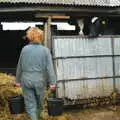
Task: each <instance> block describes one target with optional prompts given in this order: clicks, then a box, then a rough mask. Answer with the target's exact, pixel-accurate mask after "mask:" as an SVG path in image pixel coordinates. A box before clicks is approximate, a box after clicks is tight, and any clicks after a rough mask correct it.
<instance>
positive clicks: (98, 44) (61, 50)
mask: <svg viewBox="0 0 120 120" xmlns="http://www.w3.org/2000/svg"><path fill="white" fill-rule="evenodd" d="M110 40H111V39H110V38H93V39H88V38H79V37H77V38H76V37H71V38H70V37H65V38H58V37H57V38H55V40H54V44H55V45H54V47H55V48H54V49H55V57H68V56H94V55H112V49H111V41H110Z"/></svg>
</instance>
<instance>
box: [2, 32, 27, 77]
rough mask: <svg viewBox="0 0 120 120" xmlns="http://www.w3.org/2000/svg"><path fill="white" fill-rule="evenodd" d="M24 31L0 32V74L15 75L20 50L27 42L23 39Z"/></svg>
mask: <svg viewBox="0 0 120 120" xmlns="http://www.w3.org/2000/svg"><path fill="white" fill-rule="evenodd" d="M24 32H25V31H24V30H12V31H11V30H6V31H3V30H1V31H0V38H1V43H0V72H4V73H10V74H13V75H15V71H16V65H17V62H18V59H19V55H20V52H21V49H22V47H23V46H24V45H26V44H27V42H28V41H26V40H24V39H23V36H24Z"/></svg>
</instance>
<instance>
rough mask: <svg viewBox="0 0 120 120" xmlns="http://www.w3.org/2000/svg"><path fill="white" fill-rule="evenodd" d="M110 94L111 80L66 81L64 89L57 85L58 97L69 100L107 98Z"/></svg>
mask: <svg viewBox="0 0 120 120" xmlns="http://www.w3.org/2000/svg"><path fill="white" fill-rule="evenodd" d="M119 83H120V82H119ZM112 92H113V79H91V80H80V81H69V82H67V81H66V82H65V89H64V86H63V84H62V83H61V82H59V83H58V96H59V97H67V98H69V99H78V98H79V99H85V98H91V97H100V96H109V95H110V94H111V93H112Z"/></svg>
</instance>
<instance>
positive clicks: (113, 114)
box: [67, 106, 120, 120]
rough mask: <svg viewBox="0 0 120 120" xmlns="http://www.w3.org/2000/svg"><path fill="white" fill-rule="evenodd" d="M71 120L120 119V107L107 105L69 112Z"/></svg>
mask: <svg viewBox="0 0 120 120" xmlns="http://www.w3.org/2000/svg"><path fill="white" fill-rule="evenodd" d="M67 115H68V116H69V117H68V118H69V120H120V107H119V106H117V107H107V108H96V109H85V110H72V111H69V112H67Z"/></svg>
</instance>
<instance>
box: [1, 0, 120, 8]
mask: <svg viewBox="0 0 120 120" xmlns="http://www.w3.org/2000/svg"><path fill="white" fill-rule="evenodd" d="M0 2H1V3H37V4H41V3H43V4H54V5H55V4H61V5H62V4H63V5H87V6H111V7H112V6H120V1H119V0H0Z"/></svg>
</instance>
